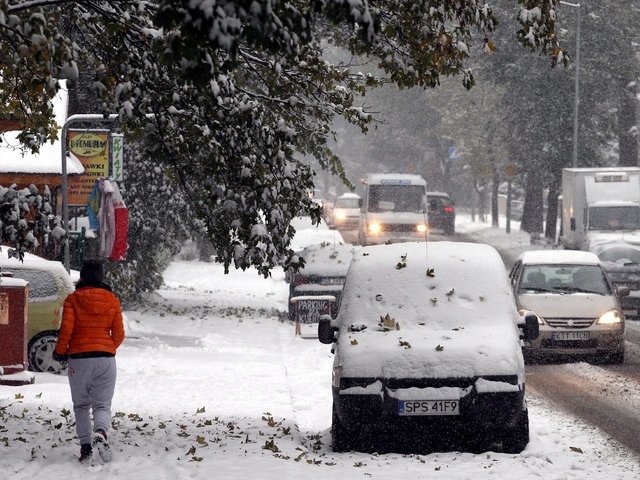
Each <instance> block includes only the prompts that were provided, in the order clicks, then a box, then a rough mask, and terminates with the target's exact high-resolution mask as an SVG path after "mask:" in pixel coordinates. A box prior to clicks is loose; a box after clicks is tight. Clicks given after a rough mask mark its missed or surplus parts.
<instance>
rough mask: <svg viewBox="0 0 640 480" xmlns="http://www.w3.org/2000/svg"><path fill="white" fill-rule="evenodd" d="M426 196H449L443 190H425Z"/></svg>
mask: <svg viewBox="0 0 640 480" xmlns="http://www.w3.org/2000/svg"><path fill="white" fill-rule="evenodd" d="M427 196H428V197H449V194H448V193H445V192H427Z"/></svg>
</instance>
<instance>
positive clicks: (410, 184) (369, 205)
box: [358, 173, 428, 245]
mask: <svg viewBox="0 0 640 480" xmlns="http://www.w3.org/2000/svg"><path fill="white" fill-rule="evenodd" d="M363 183H364V184H365V189H364V195H363V199H362V208H361V209H360V223H359V226H358V242H359V243H360V245H374V244H380V243H386V242H391V243H397V242H406V241H414V242H415V241H424V240H426V235H427V225H428V222H427V209H426V193H427V183H426V182H425V181H424V179H423V178H422V177H421V176H419V175H410V174H406V173H370V174H368V175H367V177H366V178H365V179H363Z"/></svg>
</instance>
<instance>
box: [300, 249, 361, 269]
mask: <svg viewBox="0 0 640 480" xmlns="http://www.w3.org/2000/svg"><path fill="white" fill-rule="evenodd" d="M359 248H360V247H357V246H354V245H350V244H343V243H340V244H333V243H329V242H323V243H321V244H319V245H310V246H308V247H307V248H305V249H304V250H303V251H302V252H301V253H300V256H301V257H302V258H304V259H305V262H306V263H305V265H304V268H303V269H301V270H300V272H299V273H300V274H302V275H322V276H327V277H344V276H345V275H346V274H347V270H348V269H349V264H350V263H351V258H352V257H353V252H355V251H356V250H358V249H359Z"/></svg>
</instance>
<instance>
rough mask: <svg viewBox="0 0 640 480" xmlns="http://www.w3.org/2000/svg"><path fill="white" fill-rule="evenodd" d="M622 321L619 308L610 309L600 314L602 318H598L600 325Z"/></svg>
mask: <svg viewBox="0 0 640 480" xmlns="http://www.w3.org/2000/svg"><path fill="white" fill-rule="evenodd" d="M620 322H622V317H621V316H620V312H619V311H618V310H609V311H608V312H604V313H603V314H602V315H600V318H598V323H599V324H600V325H613V324H615V323H620Z"/></svg>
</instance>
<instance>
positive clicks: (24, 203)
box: [0, 184, 52, 260]
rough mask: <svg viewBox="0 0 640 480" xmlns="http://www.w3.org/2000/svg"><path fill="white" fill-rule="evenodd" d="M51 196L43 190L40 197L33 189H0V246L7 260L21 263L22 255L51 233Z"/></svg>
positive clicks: (30, 187)
mask: <svg viewBox="0 0 640 480" xmlns="http://www.w3.org/2000/svg"><path fill="white" fill-rule="evenodd" d="M51 213H52V209H51V193H50V192H49V188H48V187H45V189H44V192H43V193H42V194H40V193H39V192H38V189H37V188H36V187H35V186H34V185H30V186H29V188H23V189H21V190H18V189H17V188H16V185H15V184H14V185H11V186H10V187H8V188H6V187H2V186H0V245H7V246H9V247H13V248H10V249H9V251H8V255H9V257H10V258H11V257H14V256H15V257H16V258H18V259H20V260H22V259H23V257H24V252H26V251H31V250H33V249H35V248H37V247H38V246H39V245H40V242H39V241H38V239H41V240H42V239H43V238H44V236H45V235H48V234H49V233H50V231H51V229H50V225H49V217H50V216H51Z"/></svg>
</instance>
